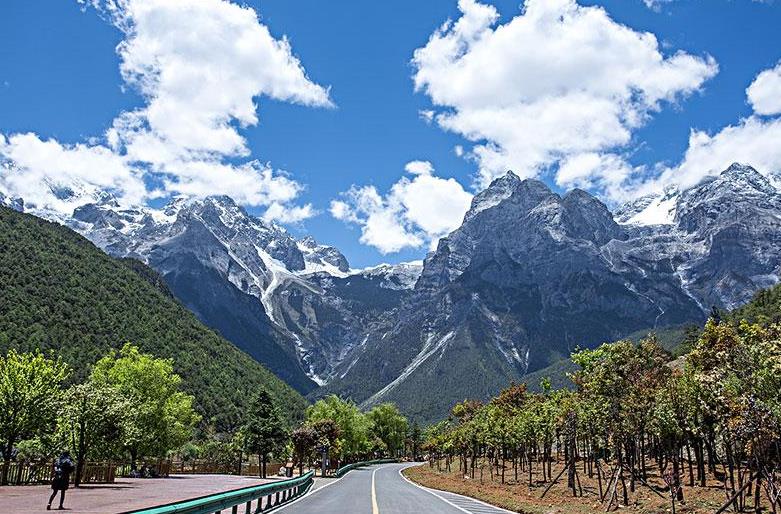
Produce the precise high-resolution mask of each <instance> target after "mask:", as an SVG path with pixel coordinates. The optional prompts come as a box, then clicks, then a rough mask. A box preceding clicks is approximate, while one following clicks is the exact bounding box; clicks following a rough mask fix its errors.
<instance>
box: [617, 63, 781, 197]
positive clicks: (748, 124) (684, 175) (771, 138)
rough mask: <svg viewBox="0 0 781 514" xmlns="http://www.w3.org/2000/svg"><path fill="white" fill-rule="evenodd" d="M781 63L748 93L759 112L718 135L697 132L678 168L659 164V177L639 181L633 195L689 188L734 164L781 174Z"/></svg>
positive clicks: (764, 73)
mask: <svg viewBox="0 0 781 514" xmlns="http://www.w3.org/2000/svg"><path fill="white" fill-rule="evenodd" d="M780 74H781V65H779V66H776V67H775V68H772V69H768V70H763V71H761V72H760V73H759V74H758V75H757V76H756V77H755V78H754V80H753V82H752V83H751V85H749V87H748V88H747V89H746V96H747V100H748V102H749V104H751V105H752V107H753V109H754V114H752V115H750V116H748V117H746V118H743V119H741V120H739V121H737V122H736V123H734V124H731V125H727V126H726V127H723V128H721V129H720V130H718V131H716V132H715V133H708V132H706V131H703V130H697V129H693V130H692V131H691V134H690V136H689V145H688V147H687V149H686V153H685V154H684V156H683V158H682V159H681V161H680V162H679V163H678V164H676V165H675V166H658V167H657V168H658V169H657V170H655V171H656V173H655V174H652V175H650V176H649V178H647V179H646V180H644V181H636V182H635V183H634V185H633V186H634V189H633V190H632V191H631V192H632V193H633V194H634V195H637V194H643V193H652V192H655V191H659V190H661V189H662V188H664V187H666V186H669V185H675V186H677V187H680V188H683V189H685V188H687V187H691V186H693V185H696V184H697V183H699V182H700V181H702V180H703V179H704V178H706V177H709V176H713V175H717V174H719V173H721V172H722V171H724V170H725V169H726V168H727V167H728V166H729V165H730V164H731V163H733V162H741V163H746V164H750V165H752V166H753V167H754V168H756V169H757V170H758V171H760V172H762V173H764V174H767V175H779V174H781V145H780V144H779V141H781V104H779V103H778V98H779V97H781V80H779V75H780Z"/></svg>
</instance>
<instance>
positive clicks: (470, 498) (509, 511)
mask: <svg viewBox="0 0 781 514" xmlns="http://www.w3.org/2000/svg"><path fill="white" fill-rule="evenodd" d="M423 464H425V463H421V464H416V465H417V466H422V465H423ZM412 467H414V466H407V468H412ZM407 468H401V469H399V476H401V478H403V479H404V480H406V481H407V482H409V483H410V484H412V485H414V486H415V487H417V488H419V489H423V490H424V491H426V492H428V493H431V494H433V495H434V496H436V497H437V498H439V499H440V500H442V501H443V502H445V503H449V504H450V505H452V506H453V507H455V508H457V509H459V510H461V511H463V512H466V513H467V514H474V513H473V512H469V511H468V510H466V509H463V508H461V507H459V506H458V505H456V504H454V503H452V502H450V501H448V500H446V499H445V498H443V497H441V496H440V495H438V494H437V493H435V492H434V491H439V492H440V493H447V494H454V495H456V496H460V497H461V498H465V499H467V500H471V501H473V502H477V503H479V504H481V505H485V506H486V507H490V508H492V509H496V510H498V511H499V512H507V513H509V514H518V513H517V512H513V511H511V510H507V509H503V508H502V507H497V506H496V505H491V504H490V503H486V502H484V501H482V500H478V499H477V498H472V497H471V496H464V495H463V494H458V493H453V492H450V491H440V490H439V489H431V488H429V487H423V486H422V485H420V484H416V483H415V482H413V481H412V480H410V479H409V478H407V477H405V476H404V473H402V471H403V470H405V469H407Z"/></svg>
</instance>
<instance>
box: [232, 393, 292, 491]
mask: <svg viewBox="0 0 781 514" xmlns="http://www.w3.org/2000/svg"><path fill="white" fill-rule="evenodd" d="M241 432H242V434H243V438H244V447H245V449H246V450H247V452H249V453H254V454H257V455H258V456H259V457H260V461H261V463H262V464H263V466H262V469H261V476H262V477H263V478H265V477H266V470H265V464H266V462H267V460H268V456H269V455H270V454H272V453H275V454H281V453H282V452H283V451H284V448H285V445H286V443H287V441H288V432H287V427H286V425H285V422H284V420H283V418H282V414H281V413H280V411H279V408H278V407H277V406H276V405H275V403H274V399H273V397H272V396H271V395H270V394H269V393H268V391H266V390H265V389H261V390H260V391H258V393H257V394H256V395H255V397H254V398H253V399H252V402H251V403H250V406H249V408H248V409H247V413H246V416H245V422H244V426H243V427H242V429H241Z"/></svg>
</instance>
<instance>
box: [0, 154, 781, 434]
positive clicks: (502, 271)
mask: <svg viewBox="0 0 781 514" xmlns="http://www.w3.org/2000/svg"><path fill="white" fill-rule="evenodd" d="M66 193H67V192H63V195H64V197H67V194H66ZM74 194H76V193H75V192H74ZM86 194H89V195H91V196H90V197H89V198H88V200H89V199H91V200H93V201H89V202H85V201H84V199H83V198H80V199H78V207H77V208H76V209H75V210H74V213H73V215H72V216H66V217H63V216H62V215H57V214H49V213H47V212H46V210H45V209H35V208H34V206H32V207H31V208H33V209H35V210H34V211H33V213H34V214H37V215H39V216H43V217H49V218H50V219H54V220H56V221H60V222H61V223H65V224H67V225H68V226H70V227H71V228H73V229H74V230H76V231H78V232H80V233H82V234H84V235H86V236H87V237H88V238H89V239H90V240H92V241H93V242H94V243H95V244H96V245H98V246H100V247H101V248H103V249H104V250H105V251H107V252H108V253H110V254H112V255H115V256H120V257H134V258H137V259H140V260H142V261H144V262H146V263H147V264H149V265H150V266H152V267H153V268H155V269H156V270H157V271H158V272H160V274H161V275H162V276H163V277H164V279H165V281H166V283H167V284H168V286H169V288H170V289H171V291H172V292H173V293H174V295H175V296H176V297H177V298H178V299H179V300H180V301H181V302H182V303H183V304H185V305H186V306H187V307H188V308H190V309H191V310H192V311H193V312H195V313H196V314H197V315H198V316H199V317H200V318H201V319H202V320H203V321H204V322H205V323H206V324H207V325H209V326H211V327H212V328H214V329H215V330H217V331H219V332H220V333H222V334H223V335H224V336H225V337H226V338H227V339H229V340H230V341H233V342H234V343H235V344H236V345H237V346H239V347H240V348H242V349H244V350H245V351H247V352H248V353H249V354H251V355H252V356H254V357H255V358H256V359H258V360H259V361H261V362H263V363H265V364H266V365H267V366H268V367H269V368H271V369H272V370H273V371H274V372H276V373H277V374H278V375H279V376H281V377H282V378H284V379H285V380H287V381H288V382H289V383H291V384H292V385H294V386H295V387H297V388H298V389H299V390H301V391H304V392H308V391H313V390H314V391H315V392H313V395H321V394H326V393H329V392H336V393H339V394H343V395H346V396H349V397H352V398H353V399H354V400H356V401H358V402H360V403H362V404H363V405H365V406H369V405H372V404H375V403H378V402H382V401H396V402H398V403H399V404H400V406H401V407H402V408H403V409H405V410H406V411H407V412H408V413H409V414H411V415H413V416H416V417H418V418H420V419H429V420H431V419H435V418H438V417H441V416H442V415H443V414H444V411H443V409H444V408H446V406H447V405H450V404H452V402H453V401H457V400H461V399H464V398H467V397H478V398H480V397H488V396H490V395H493V394H495V393H496V391H497V390H498V389H499V388H501V387H503V386H504V385H506V384H507V382H508V381H510V380H518V379H520V378H521V377H522V376H523V375H524V374H525V373H527V372H531V371H534V370H536V369H539V368H541V367H543V366H545V365H547V364H548V363H550V362H551V361H554V360H557V359H558V358H560V357H565V356H567V355H568V354H569V352H571V351H572V350H573V349H574V348H575V347H577V346H593V345H596V344H599V343H602V342H605V341H609V340H614V339H616V338H619V337H622V336H625V335H627V334H629V333H631V332H635V331H637V330H643V329H651V328H654V327H664V326H670V325H676V324H681V323H686V322H691V321H699V320H702V319H704V317H705V316H706V314H707V312H708V311H710V309H711V307H712V306H717V307H722V308H732V307H735V306H737V305H740V304H742V303H744V302H745V301H747V300H748V299H749V298H750V296H751V295H752V294H753V293H754V292H755V291H757V290H758V289H760V288H764V287H768V286H771V285H773V284H775V283H777V282H778V280H779V276H780V275H781V258H780V257H779V256H780V255H781V195H779V193H778V190H777V189H776V187H775V186H774V184H773V182H772V180H771V179H768V178H766V177H764V176H763V175H761V174H760V173H758V172H757V171H756V170H754V169H753V168H751V167H750V166H744V165H738V164H736V165H733V166H731V167H730V168H729V169H727V170H726V171H724V172H723V173H722V174H721V175H719V176H717V177H713V178H711V179H709V180H707V181H705V182H703V183H701V184H699V185H697V186H695V187H693V188H690V189H688V190H684V191H679V190H677V189H674V188H668V189H666V190H665V191H663V192H661V193H660V194H658V195H652V196H648V197H644V198H640V199H637V200H635V201H633V202H631V203H629V204H627V205H625V206H623V207H622V208H621V209H619V210H618V211H617V212H616V214H615V215H614V214H612V213H611V212H610V211H609V210H608V208H607V207H606V206H605V205H604V204H603V203H602V202H600V201H599V200H597V199H596V198H594V197H593V196H591V195H590V194H588V193H586V192H585V191H581V190H577V189H576V190H573V191H570V192H569V193H567V194H566V195H564V196H560V195H558V194H556V193H554V192H552V191H551V190H550V189H549V188H548V187H547V186H546V185H545V184H544V183H542V182H539V181H535V180H521V179H520V178H518V177H517V176H516V175H514V174H513V173H511V172H510V173H508V174H507V175H505V176H503V177H501V178H499V179H497V180H495V181H494V182H493V183H492V184H491V186H490V187H488V188H487V189H486V190H485V191H483V192H481V193H479V194H477V195H476V196H475V197H474V199H473V202H472V205H471V208H470V210H469V212H467V214H466V215H465V217H464V221H463V224H462V226H461V227H459V228H458V229H457V230H455V231H454V232H452V233H451V234H449V235H448V236H447V237H445V238H443V239H441V240H440V241H439V243H438V245H437V248H436V250H435V251H433V252H431V253H430V254H429V255H428V256H427V257H426V259H425V261H423V262H422V263H421V262H417V263H406V264H399V265H379V266H375V267H371V268H366V269H363V270H354V269H351V268H350V267H349V263H348V262H347V259H346V258H345V257H344V255H342V254H341V252H339V251H338V250H337V249H336V248H333V247H329V246H326V245H321V244H319V243H318V242H317V241H315V240H314V239H313V238H311V237H307V238H304V239H296V238H294V237H293V236H292V235H291V234H289V233H288V232H287V231H286V230H284V229H282V228H280V227H278V226H276V225H274V224H272V223H268V222H266V221H264V220H262V219H260V218H257V217H254V216H251V215H249V214H248V213H247V212H246V211H245V210H244V209H243V208H241V207H239V206H238V205H236V204H235V203H234V202H233V201H232V200H231V199H230V198H228V197H224V196H218V197H209V198H205V199H200V200H188V199H184V198H176V199H173V200H172V201H171V202H170V203H169V204H168V205H166V206H165V207H163V208H161V209H152V208H149V207H138V208H126V207H121V206H120V205H119V204H118V203H117V202H116V201H115V200H114V199H113V198H112V197H111V196H110V195H108V194H105V193H100V192H86ZM71 200H73V199H72V198H71ZM69 201H70V200H69ZM73 201H75V200H73ZM0 204H3V205H6V206H11V207H12V208H16V209H17V210H28V208H30V207H29V206H28V205H26V204H25V202H24V201H23V200H22V199H20V198H10V197H9V196H8V195H2V196H0ZM318 386H322V387H319V388H318ZM421 391H427V392H429V394H425V395H421V394H420V392H421Z"/></svg>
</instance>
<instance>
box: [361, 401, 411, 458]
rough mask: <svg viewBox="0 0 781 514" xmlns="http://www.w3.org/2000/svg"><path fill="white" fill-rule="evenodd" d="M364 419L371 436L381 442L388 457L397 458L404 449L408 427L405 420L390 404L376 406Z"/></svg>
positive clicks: (394, 406)
mask: <svg viewBox="0 0 781 514" xmlns="http://www.w3.org/2000/svg"><path fill="white" fill-rule="evenodd" d="M366 417H367V418H368V420H369V430H370V431H371V434H372V435H373V436H374V437H376V438H378V439H379V440H380V441H382V444H383V445H384V447H385V449H386V451H387V452H388V454H389V455H391V456H397V455H398V454H399V452H401V450H403V448H404V439H405V437H406V435H407V428H408V426H409V424H408V423H407V418H405V417H404V416H403V415H402V414H401V412H399V408H398V407H396V405H394V404H392V403H383V404H381V405H377V406H376V407H374V408H373V409H372V410H370V411H369V412H368V413H367V414H366Z"/></svg>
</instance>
